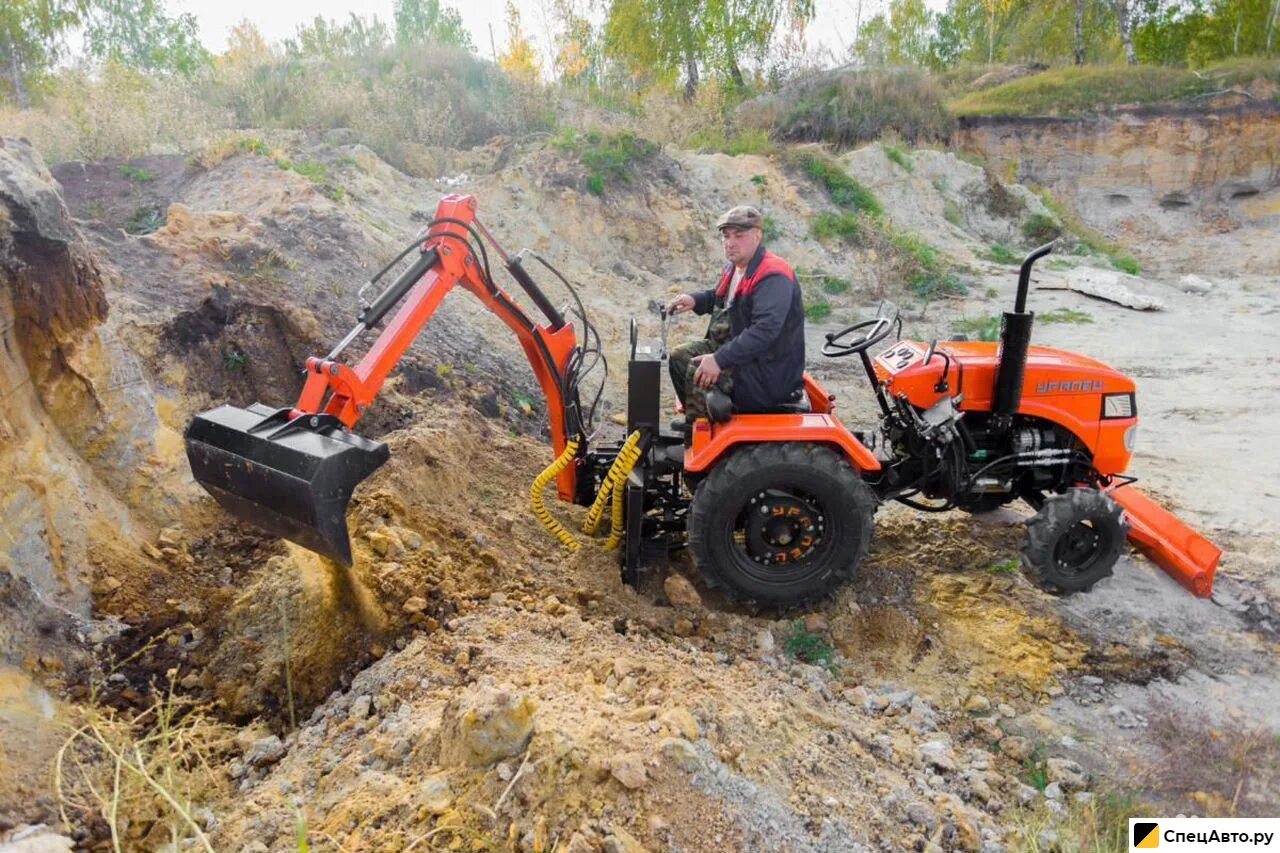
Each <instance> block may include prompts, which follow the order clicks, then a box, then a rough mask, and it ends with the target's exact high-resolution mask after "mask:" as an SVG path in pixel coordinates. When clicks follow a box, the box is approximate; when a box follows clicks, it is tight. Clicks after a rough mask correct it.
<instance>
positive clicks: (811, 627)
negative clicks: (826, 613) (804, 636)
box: [804, 613, 827, 634]
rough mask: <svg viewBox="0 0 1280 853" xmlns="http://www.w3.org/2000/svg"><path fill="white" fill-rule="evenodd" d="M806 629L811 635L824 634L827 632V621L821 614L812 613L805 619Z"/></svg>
mask: <svg viewBox="0 0 1280 853" xmlns="http://www.w3.org/2000/svg"><path fill="white" fill-rule="evenodd" d="M804 629H805V630H806V631H808V632H809V633H810V634H824V633H826V631H827V620H826V619H824V618H822V614H821V613H810V614H808V615H806V616H805V617H804Z"/></svg>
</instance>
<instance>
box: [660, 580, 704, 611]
mask: <svg viewBox="0 0 1280 853" xmlns="http://www.w3.org/2000/svg"><path fill="white" fill-rule="evenodd" d="M662 589H663V591H664V592H665V593H666V594H667V601H670V602H671V606H672V607H679V608H682V609H685V610H698V609H701V607H702V596H700V595H698V591H697V590H696V589H694V587H693V584H691V583H690V582H689V579H688V578H686V577H685V576H684V575H667V579H666V580H664V581H663V582H662Z"/></svg>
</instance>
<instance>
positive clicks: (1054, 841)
mask: <svg viewBox="0 0 1280 853" xmlns="http://www.w3.org/2000/svg"><path fill="white" fill-rule="evenodd" d="M1036 847H1037V849H1039V850H1056V849H1057V848H1058V833H1057V832H1055V831H1054V830H1052V829H1042V830H1040V831H1039V832H1037V833H1036Z"/></svg>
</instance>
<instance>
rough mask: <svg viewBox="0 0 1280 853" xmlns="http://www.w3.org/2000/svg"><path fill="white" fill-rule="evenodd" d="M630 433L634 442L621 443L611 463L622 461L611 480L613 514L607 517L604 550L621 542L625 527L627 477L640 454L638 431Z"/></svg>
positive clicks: (616, 464)
mask: <svg viewBox="0 0 1280 853" xmlns="http://www.w3.org/2000/svg"><path fill="white" fill-rule="evenodd" d="M631 435H632V438H635V439H636V443H635V444H632V445H631V446H630V447H627V446H626V445H623V447H622V449H621V450H619V451H618V458H617V459H616V460H614V463H613V464H614V467H617V466H618V463H622V467H621V468H619V469H618V476H617V477H616V478H614V481H613V514H612V515H611V517H610V519H609V524H610V527H609V538H608V539H606V540H605V543H604V549H605V550H606V551H612V550H613V549H615V548H617V547H618V546H619V545H620V544H621V543H622V533H623V531H624V530H625V529H626V525H625V523H624V519H623V510H624V509H625V508H626V501H627V498H626V492H627V478H628V477H630V476H631V471H632V469H634V468H635V467H636V462H638V461H639V459H640V455H641V453H640V442H639V435H640V433H639V431H637V432H634V433H632V434H631ZM628 441H630V439H628ZM610 470H612V469H610ZM600 491H601V492H603V491H604V489H603V488H602V489H601V490H600Z"/></svg>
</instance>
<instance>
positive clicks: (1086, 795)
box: [1071, 791, 1093, 806]
mask: <svg viewBox="0 0 1280 853" xmlns="http://www.w3.org/2000/svg"><path fill="white" fill-rule="evenodd" d="M1071 799H1073V800H1075V801H1076V803H1077V804H1079V805H1082V806H1087V805H1089V803H1092V802H1093V794H1092V793H1091V792H1089V791H1076V792H1075V794H1073V795H1072V797H1071Z"/></svg>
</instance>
